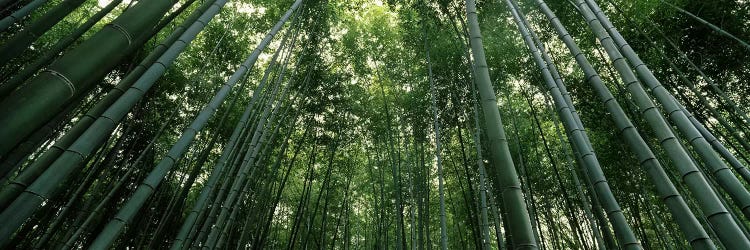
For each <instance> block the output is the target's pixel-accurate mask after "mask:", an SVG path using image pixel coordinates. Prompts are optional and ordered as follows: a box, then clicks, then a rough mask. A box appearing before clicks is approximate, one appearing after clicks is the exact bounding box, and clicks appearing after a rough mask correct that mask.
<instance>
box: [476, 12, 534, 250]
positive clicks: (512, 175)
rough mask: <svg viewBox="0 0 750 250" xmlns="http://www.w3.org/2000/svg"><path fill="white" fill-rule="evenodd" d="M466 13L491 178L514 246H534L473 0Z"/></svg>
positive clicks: (527, 214) (522, 247)
mask: <svg viewBox="0 0 750 250" xmlns="http://www.w3.org/2000/svg"><path fill="white" fill-rule="evenodd" d="M466 14H467V19H468V24H469V25H468V27H469V36H470V44H471V48H472V49H471V52H472V54H473V55H474V59H475V60H474V63H475V69H476V83H477V87H478V90H479V94H480V96H481V100H482V110H483V111H484V116H485V119H484V120H485V126H486V131H487V137H488V138H489V140H490V152H491V153H490V156H491V160H492V161H491V162H492V163H493V165H494V166H495V168H497V169H496V171H495V173H496V175H497V176H496V178H494V182H495V184H496V188H498V189H499V190H501V192H502V193H501V195H502V197H503V205H504V206H505V210H506V211H507V213H508V215H509V216H508V220H509V222H510V223H509V224H508V225H506V226H507V228H508V229H509V230H508V231H509V232H510V234H511V235H512V237H513V244H514V246H515V247H516V248H517V249H537V248H538V247H537V243H536V240H535V239H534V233H533V232H532V231H533V230H532V228H531V219H530V218H529V213H528V210H527V207H526V203H525V199H524V197H523V193H522V192H521V183H520V181H519V179H518V173H517V172H516V169H515V167H514V164H513V159H512V157H511V155H510V149H509V148H508V142H507V139H506V136H505V129H504V128H503V124H502V121H501V118H500V111H499V110H498V108H497V100H496V97H495V91H494V90H493V87H492V84H491V80H490V75H489V70H488V67H487V60H486V58H485V55H484V46H483V45H482V35H481V31H480V29H479V20H478V17H477V10H476V3H475V2H474V0H467V1H466Z"/></svg>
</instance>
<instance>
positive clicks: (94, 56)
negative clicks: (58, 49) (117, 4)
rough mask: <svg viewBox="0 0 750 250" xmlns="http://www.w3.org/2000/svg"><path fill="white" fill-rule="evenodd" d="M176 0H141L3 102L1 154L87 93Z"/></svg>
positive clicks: (0, 119) (137, 45) (0, 128)
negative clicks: (65, 106)
mask: <svg viewBox="0 0 750 250" xmlns="http://www.w3.org/2000/svg"><path fill="white" fill-rule="evenodd" d="M172 3H173V2H172V1H171V0H156V1H141V2H138V3H137V4H135V5H134V6H133V7H131V8H130V9H128V10H127V11H125V12H123V13H122V14H121V15H120V16H119V17H118V18H117V19H115V20H114V21H112V23H110V24H109V25H107V26H105V27H104V28H102V30H100V31H99V32H97V33H96V34H94V35H93V36H92V37H91V38H89V39H88V40H86V41H85V42H83V43H81V45H79V46H78V47H76V48H75V49H73V50H71V51H69V52H67V53H66V54H65V55H63V56H62V57H60V58H59V59H57V61H55V62H54V63H52V64H51V65H50V66H49V67H47V69H46V70H44V71H43V72H41V73H40V74H38V75H37V76H36V77H34V78H32V79H31V80H30V81H29V82H28V83H27V84H25V85H24V86H22V87H21V88H19V89H18V90H16V91H15V92H13V93H11V94H10V95H8V96H7V97H6V98H5V99H4V100H3V101H2V103H0V124H4V126H3V127H0V138H4V140H3V141H2V142H0V155H5V154H6V153H7V152H8V150H10V149H11V148H13V147H14V146H15V145H16V144H17V143H18V142H20V141H21V140H22V139H23V138H25V137H26V136H28V135H29V134H30V133H32V132H33V131H34V130H36V129H37V128H39V127H40V126H41V125H43V124H44V123H45V122H47V121H48V120H49V119H51V118H52V117H54V115H55V114H56V113H57V112H58V111H59V110H61V109H62V108H63V107H64V105H65V104H67V103H69V102H71V101H72V100H75V99H76V98H79V97H80V95H82V94H84V93H87V92H88V91H89V90H90V89H91V87H92V86H93V84H94V82H95V81H97V80H98V79H100V78H101V77H103V76H104V75H105V74H107V73H108V72H109V71H110V70H111V69H112V68H113V67H114V66H116V65H117V63H118V62H119V61H120V60H121V59H122V58H123V57H125V56H126V55H127V54H126V51H127V49H128V48H132V47H140V46H141V45H140V44H138V43H137V42H138V41H137V38H138V37H140V35H141V34H144V33H147V32H149V31H150V29H151V28H153V26H154V25H156V24H157V23H158V21H159V19H161V18H162V16H163V15H164V13H166V12H167V10H169V8H170V7H171V6H172Z"/></svg>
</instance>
